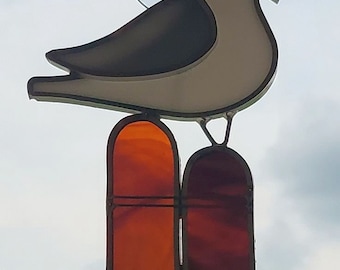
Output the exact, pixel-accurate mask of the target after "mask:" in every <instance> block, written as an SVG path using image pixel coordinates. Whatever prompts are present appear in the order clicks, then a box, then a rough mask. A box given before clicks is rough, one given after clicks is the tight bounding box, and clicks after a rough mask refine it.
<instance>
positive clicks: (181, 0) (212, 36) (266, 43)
mask: <svg viewBox="0 0 340 270" xmlns="http://www.w3.org/2000/svg"><path fill="white" fill-rule="evenodd" d="M273 1H274V0H273ZM275 2H276V1H275ZM240 15H242V18H239V16H240ZM174 16H177V17H175V18H177V19H178V22H179V23H178V25H177V28H178V27H181V24H182V26H183V24H184V26H185V25H186V26H187V31H184V32H181V31H179V30H178V29H176V27H173V25H176V23H173V18H174ZM193 17H194V18H196V19H197V18H198V21H199V22H200V23H198V25H192V24H191V25H190V19H192V18H193ZM160 22H161V23H160ZM195 22H196V21H195ZM143 24H145V25H146V26H145V25H143ZM188 24H189V26H188ZM234 24H237V25H236V26H235V25H234ZM148 26H149V28H147V27H148ZM151 26H152V27H151ZM184 26H183V27H184ZM193 27H195V29H196V28H197V27H201V28H202V27H203V28H204V29H205V31H201V32H199V34H198V35H195V33H194V35H191V36H189V38H188V37H187V36H186V33H190V32H195V31H193V30H195V29H194V28H193ZM140 28H144V29H151V30H152V31H151V34H155V33H156V34H158V36H157V35H155V36H154V37H153V38H154V39H153V40H151V41H150V40H149V39H148V38H145V35H141V32H140ZM136 29H137V30H136ZM190 29H191V31H190ZM165 30H167V31H165ZM196 30H197V29H196ZM130 31H131V32H130ZM129 32H130V33H132V35H131V34H130V41H133V39H134V38H133V35H135V38H136V35H137V36H138V35H139V36H140V37H139V39H138V38H137V40H139V41H142V40H145V41H146V42H139V43H138V42H137V43H132V42H130V43H127V42H126V40H124V37H126V36H128V35H129ZM133 33H134V34H133ZM169 33H170V34H169ZM202 33H203V34H202ZM142 34H143V33H142ZM176 35H177V36H176ZM131 36H132V39H131ZM169 36H171V37H172V38H176V37H177V38H176V42H178V43H180V42H181V41H183V40H184V41H185V42H188V41H189V42H190V40H192V39H193V38H192V37H194V42H192V43H191V46H189V47H186V50H184V51H185V53H183V54H182V59H176V55H177V53H179V50H178V49H177V50H176V48H175V49H173V48H172V47H171V46H170V45H169V46H168V48H166V46H165V45H164V44H166V42H164V39H165V40H167V38H168V37H169ZM148 37H149V38H150V37H152V35H148ZM200 37H203V38H201V39H200ZM120 39H122V40H123V41H122V42H121V44H120V47H119V46H117V44H119V40H120ZM127 40H129V38H127ZM155 40H156V41H157V42H158V43H157V42H155ZM154 42H155V43H156V45H155V43H154ZM176 42H175V43H174V44H176ZM185 42H184V43H185ZM115 44H116V45H115ZM122 44H123V45H122ZM124 45H125V46H124ZM157 45H158V48H166V49H165V51H167V52H168V54H169V55H170V57H169V55H168V54H166V55H165V58H164V59H159V58H158V57H155V61H154V62H152V64H150V63H146V64H147V65H149V66H151V68H149V69H148V68H146V69H145V70H143V65H142V67H137V68H136V65H134V63H143V64H145V63H144V62H143V61H138V57H137V61H135V62H133V57H131V55H132V56H134V55H135V56H136V55H137V56H138V52H140V51H141V47H142V49H143V50H142V51H143V52H144V54H141V55H142V58H143V56H148V55H150V52H152V51H153V49H154V48H155V47H156V48H157ZM117 47H118V48H121V49H123V51H124V53H122V52H121V53H120V54H119V53H118V56H117V55H116V58H115V59H113V60H112V59H111V57H110V55H108V52H109V54H110V51H112V52H113V54H114V51H115V48H117ZM131 47H132V48H131ZM103 48H104V49H103ZM126 48H127V49H126ZM129 50H134V51H133V52H131V51H130V52H129ZM100 51H101V53H100ZM103 51H104V52H106V53H104V54H103ZM165 51H164V52H165ZM191 51H192V52H193V53H192V54H190V52H191ZM164 52H163V53H164ZM86 54H87V57H84V56H85V55H86ZM161 54H162V53H161ZM161 54H160V55H161ZM88 55H90V57H88ZM117 57H118V58H119V57H122V59H123V60H121V61H120V63H127V65H126V67H125V69H124V68H122V69H121V66H120V65H119V61H117ZM124 57H125V58H124ZM47 58H48V59H49V60H50V61H51V62H52V63H53V64H55V65H57V66H59V67H62V68H64V69H66V70H69V72H70V74H69V75H66V76H52V77H34V78H31V79H30V81H29V82H28V92H29V96H30V98H35V99H36V100H41V101H44V100H46V101H61V102H66V103H75V104H84V105H90V106H94V107H103V108H109V109H114V110H119V111H133V112H135V111H142V112H145V111H146V112H150V111H151V112H153V113H157V114H159V115H161V116H162V117H164V118H177V119H180V120H197V119H201V118H209V119H210V118H216V117H219V116H223V115H225V113H226V112H230V111H238V110H241V109H243V108H245V107H248V106H249V105H251V104H253V103H254V102H256V101H257V100H258V99H259V98H260V97H262V96H263V95H264V94H265V92H266V91H267V90H268V88H269V87H270V85H271V83H272V81H273V79H274V77H275V72H276V67H277V61H278V50H277V44H276V41H275V38H274V35H273V33H272V31H271V29H270V27H269V25H268V23H267V21H266V19H265V17H264V14H263V12H262V9H261V7H260V4H259V0H242V1H241V0H228V1H221V0H206V1H204V0H163V1H161V2H159V3H157V4H156V5H154V6H152V7H151V8H149V9H146V10H145V12H143V13H142V14H140V15H139V16H137V17H136V18H135V19H133V20H132V21H130V22H128V23H127V24H126V25H124V26H123V27H121V28H120V29H118V30H116V31H115V32H113V33H112V34H110V35H108V36H106V37H104V38H102V39H99V40H97V41H94V42H91V43H89V44H86V45H82V46H79V47H74V48H69V49H62V50H54V51H51V52H49V53H47ZM96 58H97V59H99V61H95V62H97V63H91V61H89V59H90V60H91V59H92V60H93V59H96ZM146 58H147V57H146ZM74 59H76V60H74ZM105 59H106V60H107V59H108V62H109V63H111V66H110V64H109V65H107V66H108V67H109V68H108V69H107V70H105V68H104V69H102V70H101V65H102V64H103V62H104V63H105V61H106V60H105ZM110 59H111V60H110ZM126 59H129V60H130V61H127V60H126ZM166 59H167V60H166ZM173 60H175V61H173ZM77 61H78V62H80V63H77ZM110 61H111V62H110ZM89 63H90V64H89ZM131 63H132V64H131ZM91 65H92V66H91ZM157 65H158V66H157ZM103 66H105V64H103ZM137 66H138V65H137ZM90 67H91V68H92V69H91V68H90ZM225 69H227V70H225ZM122 70H123V71H122Z"/></svg>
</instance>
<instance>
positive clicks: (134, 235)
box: [107, 121, 179, 270]
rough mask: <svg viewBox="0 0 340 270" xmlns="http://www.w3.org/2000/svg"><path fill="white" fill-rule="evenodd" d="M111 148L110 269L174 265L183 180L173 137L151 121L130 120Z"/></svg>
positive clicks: (147, 269) (170, 269)
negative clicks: (179, 180)
mask: <svg viewBox="0 0 340 270" xmlns="http://www.w3.org/2000/svg"><path fill="white" fill-rule="evenodd" d="M111 139H112V138H111ZM112 150H113V153H112V160H111V161H109V162H112V166H109V167H111V170H112V179H108V181H109V182H110V183H108V201H109V206H110V205H111V207H112V208H109V211H108V252H109V253H110V254H109V255H108V265H107V269H110V270H111V269H114V270H127V269H131V270H132V269H138V270H150V269H162V270H174V269H176V268H175V264H176V263H177V261H176V260H178V240H177V239H178V235H176V234H178V217H177V215H176V214H175V211H177V210H175V208H174V204H175V201H174V200H175V199H174V197H175V194H176V196H178V188H179V185H176V181H175V180H174V179H175V175H174V174H175V170H174V167H175V166H174V162H175V158H174V152H173V149H172V145H171V142H170V140H169V138H168V137H167V135H166V134H165V133H164V132H163V131H162V130H161V129H160V128H159V127H158V126H156V125H154V124H153V123H151V122H148V121H137V122H132V123H129V124H128V125H126V126H125V127H123V129H122V130H121V131H120V132H119V134H118V136H117V137H116V140H115V141H114V144H113V149H112ZM109 175H110V174H109ZM176 186H177V188H176Z"/></svg>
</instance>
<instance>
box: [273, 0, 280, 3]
mask: <svg viewBox="0 0 340 270" xmlns="http://www.w3.org/2000/svg"><path fill="white" fill-rule="evenodd" d="M272 1H273V2H274V3H275V4H278V3H279V1H280V0H272Z"/></svg>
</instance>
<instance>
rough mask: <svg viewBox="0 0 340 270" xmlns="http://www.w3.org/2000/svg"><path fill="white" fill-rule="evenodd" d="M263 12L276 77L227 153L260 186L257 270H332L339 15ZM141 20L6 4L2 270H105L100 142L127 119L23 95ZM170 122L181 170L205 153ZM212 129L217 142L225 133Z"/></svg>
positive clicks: (102, 6)
mask: <svg viewBox="0 0 340 270" xmlns="http://www.w3.org/2000/svg"><path fill="white" fill-rule="evenodd" d="M99 2H100V3H99ZM261 4H262V7H263V10H264V12H265V14H266V17H267V19H268V21H269V23H270V25H271V27H272V30H273V32H274V34H275V36H276V39H277V42H278V45H279V57H280V58H279V66H278V74H277V78H276V80H275V82H274V84H273V85H272V87H271V89H270V90H269V91H268V93H267V94H266V95H265V96H264V97H263V98H262V99H261V100H260V101H258V102H257V103H256V104H254V105H253V106H251V107H250V108H248V109H246V110H244V111H242V112H240V113H238V114H237V115H236V116H235V118H234V122H233V126H232V132H231V139H230V143H229V146H230V147H231V148H233V149H234V150H236V151H237V152H239V153H240V154H241V155H242V156H243V157H244V158H245V160H246V161H247V162H248V164H249V166H250V168H251V171H252V173H253V178H254V185H255V238H256V244H255V246H256V261H257V269H258V270H272V269H275V270H287V269H289V270H321V269H336V268H337V267H338V265H339V264H340V259H339V255H338V254H340V215H339V213H340V202H339V198H340V181H339V180H340V173H339V171H338V170H339V167H340V166H339V165H340V158H339V155H340V146H339V145H340V121H339V115H340V91H339V63H340V52H339V49H338V48H339V44H340V28H339V27H338V26H339V25H340V17H339V16H338V11H339V10H340V3H339V1H336V0H329V1H326V2H325V1H314V2H312V1H307V0H295V1H287V0H282V1H281V2H280V4H279V5H275V4H273V3H272V2H271V1H269V0H262V1H261ZM142 11H143V7H142V6H141V5H140V4H139V3H138V1H137V0H124V1H123V0H113V1H89V0H82V1H80V0H73V1H65V0H59V1H56V0H55V1H54V0H53V1H48V2H47V1H42V0H29V1H21V0H15V1H13V0H12V1H6V0H0V34H1V42H0V59H1V61H0V71H1V75H0V81H1V90H0V91H1V99H0V125H1V128H0V269H1V270H16V269H21V268H23V267H25V269H27V270H31V269H32V270H33V269H34V270H40V269H41V270H42V269H47V268H48V269H50V270H61V269H63V270H68V269H70V270H71V269H72V270H75V269H77V270H78V269H79V270H97V269H98V270H99V269H104V268H105V256H106V254H105V241H106V240H105V192H106V190H105V189H106V163H105V162H106V161H105V157H106V153H105V152H106V141H107V138H108V135H109V133H110V131H111V129H112V128H113V126H114V125H115V124H116V123H117V122H118V121H119V119H121V118H122V117H124V116H125V115H126V114H123V113H117V112H113V111H105V110H100V109H93V108H88V107H81V106H76V105H69V104H57V103H43V102H36V101H34V100H29V99H28V95H27V90H26V83H27V80H28V79H29V78H30V77H32V76H37V75H58V74H63V73H62V71H60V70H58V69H57V68H55V67H53V66H51V65H50V64H49V63H48V62H47V61H46V59H45V57H44V55H45V53H46V52H47V51H49V50H51V49H55V48H62V47H69V46H75V45H80V44H84V43H86V42H89V41H92V40H95V39H97V38H100V37H102V36H104V35H107V34H109V33H111V32H112V31H113V30H115V29H116V28H117V27H119V26H121V25H123V24H124V23H126V22H127V21H129V20H130V19H132V18H133V17H134V16H136V15H137V14H139V13H140V12H142ZM226 83H227V82H226ZM165 122H166V124H167V125H168V126H169V127H170V128H171V130H172V131H173V133H174V135H175V137H176V140H177V142H178V145H179V150H180V155H181V160H182V168H184V166H185V162H186V160H187V159H188V157H189V156H190V155H191V154H192V153H193V152H194V151H196V150H198V149H200V148H202V147H204V146H207V145H209V142H208V141H207V139H206V138H205V136H204V134H203V133H202V132H201V130H200V128H199V126H198V125H197V124H195V123H179V122H175V121H168V120H167V121H165ZM212 129H213V130H214V132H216V133H218V134H222V133H223V127H222V125H221V121H217V123H213V126H212ZM188 134H194V135H193V136H188ZM193 138H194V139H193Z"/></svg>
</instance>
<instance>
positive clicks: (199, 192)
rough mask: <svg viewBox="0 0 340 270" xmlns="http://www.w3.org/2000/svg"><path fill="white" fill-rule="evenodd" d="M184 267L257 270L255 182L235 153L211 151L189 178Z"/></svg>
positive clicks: (186, 181)
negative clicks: (254, 235)
mask: <svg viewBox="0 0 340 270" xmlns="http://www.w3.org/2000/svg"><path fill="white" fill-rule="evenodd" d="M183 185H184V189H183V198H182V199H183V209H184V219H183V225H184V227H183V233H184V243H183V247H184V249H183V251H184V265H185V267H184V268H185V269H194V270H207V269H214V270H226V269H228V270H250V269H254V254H253V252H254V251H253V221H252V218H253V212H252V211H253V210H252V182H251V176H250V171H249V169H248V167H247V165H246V164H245V162H244V161H243V160H242V159H241V158H240V157H239V156H238V155H237V154H236V153H235V152H233V151H214V150H212V151H208V152H207V151H206V152H205V153H201V154H200V155H199V157H198V158H197V159H196V160H194V161H193V162H191V164H190V165H189V168H187V170H186V172H185V177H184V183H183Z"/></svg>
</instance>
